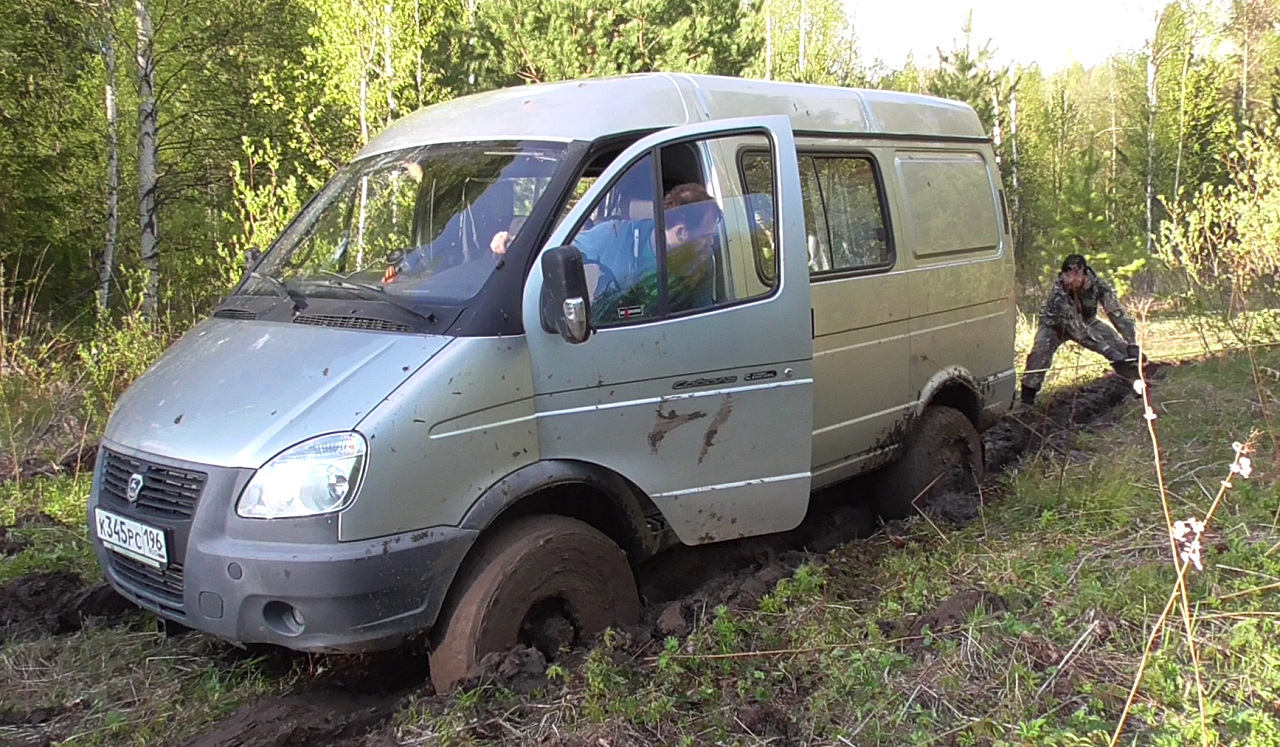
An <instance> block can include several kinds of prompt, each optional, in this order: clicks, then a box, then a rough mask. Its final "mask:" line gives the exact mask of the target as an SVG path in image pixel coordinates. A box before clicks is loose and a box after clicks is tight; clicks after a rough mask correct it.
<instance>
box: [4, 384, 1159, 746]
mask: <svg viewBox="0 0 1280 747" xmlns="http://www.w3.org/2000/svg"><path fill="white" fill-rule="evenodd" d="M1126 406H1127V407H1133V406H1136V404H1135V403H1133V392H1132V390H1131V389H1130V388H1129V386H1128V385H1127V384H1125V382H1124V381H1122V380H1120V379H1118V378H1116V377H1114V376H1107V377H1106V378H1103V379H1100V380H1098V381H1095V382H1091V383H1089V384H1086V385H1084V386H1082V387H1079V388H1077V389H1073V390H1068V391H1065V392H1061V393H1059V394H1057V395H1056V396H1054V397H1053V398H1052V399H1050V400H1048V401H1047V402H1045V403H1044V404H1043V405H1042V406H1040V407H1037V408H1035V409H1032V410H1024V409H1019V410H1015V411H1014V412H1012V413H1010V414H1009V415H1008V416H1006V417H1005V418H1003V419H1002V420H1001V421H1000V422H999V423H997V424H996V425H995V426H993V427H992V428H990V429H988V430H987V431H986V432H985V433H984V434H983V445H984V450H985V461H986V470H987V480H986V483H987V485H988V486H991V485H993V484H994V480H995V479H996V478H998V476H999V474H1000V473H1001V472H1002V471H1004V470H1006V469H1008V468H1009V467H1010V466H1012V465H1014V464H1016V463H1017V462H1018V461H1019V460H1020V459H1022V458H1024V456H1026V457H1029V456H1033V455H1036V454H1038V453H1041V452H1043V451H1045V450H1053V451H1056V452H1060V453H1069V452H1070V450H1071V448H1072V439H1073V434H1074V433H1075V432H1077V431H1078V430H1080V429H1081V428H1082V427H1092V426H1097V425H1100V424H1104V423H1107V422H1110V421H1112V420H1113V419H1115V418H1116V417H1118V415H1119V413H1120V412H1123V411H1124V409H1125V407H1126ZM871 479H874V478H859V479H854V480H851V481H848V482H845V483H842V484H840V485H838V486H835V487H834V488H831V489H828V490H826V491H823V492H822V493H820V494H815V496H814V497H813V500H812V503H811V507H810V511H809V515H808V517H807V518H806V520H805V521H804V523H802V524H801V525H800V526H799V527H797V528H796V529H794V530H792V531H790V532H786V533H782V534H778V535H772V536H768V537H759V538H750V539H745V540H738V541H732V542H723V543H717V544H713V545H707V546H703V547H679V548H676V549H673V550H671V551H668V552H666V553H663V554H662V555H660V556H658V557H656V558H654V559H652V560H650V561H647V562H646V563H645V564H643V565H642V567H641V568H640V569H639V574H638V581H639V585H640V590H641V594H642V597H643V600H644V603H645V604H644V608H643V612H642V621H641V624H640V625H639V626H637V627H635V628H632V629H629V630H626V631H623V632H622V633H621V636H622V637H623V642H622V645H621V646H620V648H622V649H625V650H629V651H630V652H632V654H633V655H634V654H635V653H637V652H642V651H652V650H654V647H656V646H659V645H661V641H662V639H664V638H665V637H666V636H677V637H681V636H685V635H688V634H689V633H690V632H691V631H692V630H693V629H694V628H695V627H696V626H697V625H699V624H700V623H701V621H702V618H703V617H704V616H707V615H710V614H712V612H713V611H714V610H715V608H716V607H718V606H720V605H724V606H727V607H729V608H730V609H740V610H748V609H754V608H756V607H757V606H758V604H759V602H760V599H761V598H762V597H763V596H764V595H765V594H767V593H769V591H771V590H772V589H773V588H774V586H775V585H776V584H777V583H778V581H780V580H782V579H784V578H787V577H788V576H790V575H791V574H792V573H793V572H794V571H795V569H796V568H797V567H798V566H799V565H800V564H802V563H805V562H812V561H815V560H821V558H822V556H823V555H824V554H825V553H826V552H828V551H830V550H832V549H834V548H835V547H837V546H840V545H842V544H845V543H848V542H850V541H853V540H857V539H859V538H865V537H868V536H870V535H872V534H873V533H875V532H877V531H881V530H883V531H886V532H887V533H890V534H892V532H893V531H894V527H895V525H894V524H893V523H890V524H889V525H888V526H886V527H882V526H881V525H880V524H879V523H878V521H877V518H876V516H875V515H874V513H873V512H872V510H871V509H870V507H869V502H868V501H866V500H865V498H866V496H867V494H868V492H869V491H870V490H871V485H872V484H871V482H870V480H871ZM988 499H989V496H988ZM980 500H981V499H980V498H979V496H978V495H969V494H964V493H944V494H942V495H940V496H937V497H935V498H934V500H933V502H932V505H930V506H929V507H927V508H926V512H927V513H928V514H929V515H930V518H931V520H933V521H935V522H940V523H941V524H946V525H949V526H957V527H958V526H964V525H966V524H968V523H970V522H973V521H975V520H977V518H978V516H979V510H980ZM8 529H9V528H0V552H3V553H10V552H11V551H13V552H20V551H21V549H17V550H12V548H14V547H15V545H14V544H12V543H14V542H15V540H14V539H13V538H11V537H9V534H10V532H8V531H7V530H8ZM113 596H114V594H110V595H108V594H106V593H105V592H104V591H101V590H100V589H99V587H97V586H86V585H85V584H84V583H83V581H81V580H80V579H79V578H78V577H75V576H74V574H69V573H66V572H54V573H47V574H35V575H32V576H27V577H23V578H21V579H16V580H14V581H11V582H9V583H8V584H5V585H3V586H0V636H6V637H7V639H10V640H11V639H13V638H16V637H21V636H27V635H38V634H50V635H61V634H65V633H69V632H73V631H75V630H78V629H79V627H80V625H81V624H82V621H83V620H84V619H86V617H87V616H89V615H99V616H105V617H111V616H112V615H119V614H127V613H126V612H117V611H116V607H115V605H116V604H117V603H118V602H123V600H121V599H120V598H119V597H114V599H113V598H112V597H113ZM51 600H52V603H51ZM947 604H951V605H952V606H953V607H955V609H950V608H947V609H943V607H945V606H946V604H944V605H940V607H939V609H938V610H934V611H926V612H923V613H921V614H920V615H919V617H918V618H916V619H913V620H911V621H903V622H902V623H901V624H900V626H899V627H900V631H901V632H903V633H908V634H909V633H910V632H912V631H913V630H916V629H918V628H919V627H921V626H923V625H929V626H930V627H931V628H937V627H945V625H946V624H947V621H949V620H952V619H957V618H959V619H962V618H963V616H964V615H965V614H966V613H967V611H969V610H971V609H972V608H974V607H977V606H981V607H985V608H988V609H999V608H1000V606H1001V605H1002V602H1001V601H1000V600H998V599H988V598H985V597H982V596H980V595H978V596H972V598H970V597H963V598H959V599H956V600H953V601H951V602H948V603H947ZM125 607H126V608H127V607H128V605H127V603H125ZM229 655H231V654H229ZM294 656H297V655H294V654H288V653H284V652H273V653H270V654H267V657H268V658H271V659H275V660H276V662H277V663H280V665H281V667H283V668H284V669H285V670H286V671H287V669H288V668H289V666H290V665H289V664H288V662H289V661H290V657H294ZM582 656H583V654H582V652H580V651H579V652H574V653H571V654H569V655H568V657H567V659H565V660H564V661H562V662H558V663H559V664H561V666H564V667H573V666H576V665H577V663H578V662H579V661H580V660H581V658H582ZM331 658H332V659H335V660H340V662H341V663H336V662H335V664H334V665H331V666H330V667H328V669H329V671H330V672H331V673H330V674H328V675H326V676H325V678H324V680H323V681H319V680H317V681H312V682H310V683H309V684H308V685H307V686H306V687H305V688H304V689H302V690H299V691H297V692H294V693H292V694H288V695H284V696H279V697H271V698H266V699H262V700H259V701H256V702H253V703H250V704H248V705H245V706H244V707H242V708H240V709H239V710H238V711H237V712H235V713H234V714H232V715H231V716H230V717H228V718H227V719H225V720H224V721H222V722H220V723H219V724H216V725H215V726H214V727H213V728H211V729H210V730H209V731H207V732H206V733H205V734H203V735H201V736H199V737H197V738H195V739H193V740H191V741H190V742H189V743H188V744H189V745H190V746H191V747H223V746H224V745H225V746H228V747H229V746H230V745H252V746H253V747H287V746H291V745H317V746H320V747H324V746H327V745H364V746H366V747H382V746H384V745H394V744H396V741H395V739H394V737H393V736H392V735H393V728H394V727H393V726H391V722H390V717H391V715H392V714H393V713H394V712H395V711H396V710H397V709H398V708H399V707H400V705H401V704H402V703H403V702H404V701H405V699H406V698H408V697H409V696H411V695H412V696H415V697H419V698H421V697H427V696H430V694H431V685H430V683H429V680H428V679H427V674H428V672H427V668H426V656H425V653H424V652H423V651H422V650H420V647H419V648H412V647H406V649H402V650H400V651H396V652H390V653H388V654H381V655H371V656H364V657H331ZM547 665H548V661H547V658H546V657H545V656H544V655H543V654H542V653H541V652H540V651H538V650H536V649H533V648H528V647H520V648H517V649H514V650H512V651H507V652H503V653H501V654H492V655H490V656H488V657H485V660H484V661H483V662H482V663H481V667H480V672H479V675H478V676H477V677H476V678H475V679H473V680H472V681H471V683H470V684H477V683H490V684H499V685H502V686H504V687H507V688H509V689H511V690H512V691H514V692H518V693H533V692H536V691H538V690H544V689H548V688H549V687H550V685H551V683H550V682H549V681H548V680H547V679H546V670H547ZM332 672H338V673H339V674H337V675H334V674H332ZM442 702H443V701H442ZM441 707H443V706H441ZM762 708H763V707H762ZM776 715H777V714H773V713H770V712H768V711H767V709H763V710H760V711H759V712H751V713H743V714H741V717H742V718H743V719H745V720H746V721H748V722H750V723H753V724H756V725H757V726H759V727H760V731H761V732H763V733H772V732H775V731H778V730H780V729H782V727H780V726H778V724H784V723H785V719H783V720H781V721H779V720H778V719H777V718H775V717H776ZM775 722H777V723H775ZM753 731H755V730H753ZM782 731H783V732H785V730H784V729H783V730H782Z"/></svg>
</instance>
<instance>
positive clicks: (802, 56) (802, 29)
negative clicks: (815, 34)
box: [799, 0, 805, 80]
mask: <svg viewBox="0 0 1280 747" xmlns="http://www.w3.org/2000/svg"><path fill="white" fill-rule="evenodd" d="M804 16H805V7H804V0H800V24H799V29H800V79H801V80H804V56H805V55H804V52H805V50H804V41H805V33H804V31H805V29H804Z"/></svg>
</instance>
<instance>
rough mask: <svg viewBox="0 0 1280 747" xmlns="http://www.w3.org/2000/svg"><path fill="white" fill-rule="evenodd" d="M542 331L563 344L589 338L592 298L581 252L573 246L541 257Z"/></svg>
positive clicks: (561, 247) (564, 247)
mask: <svg viewBox="0 0 1280 747" xmlns="http://www.w3.org/2000/svg"><path fill="white" fill-rule="evenodd" d="M539 316H540V317H541V321H542V328H543V329H544V330H546V331H547V332H554V333H557V334H559V335H560V336H561V337H563V338H564V339H565V341H566V342H569V343H573V344H575V345H576V344H578V343H582V342H586V341H587V338H588V337H590V336H591V324H590V322H589V320H590V319H591V297H590V294H589V293H587V275H586V272H585V270H584V269H583V266H582V253H581V252H579V251H578V250H577V248H575V247H572V246H559V247H556V248H555V249H549V250H547V251H546V252H545V253H544V254H543V255H542V298H541V300H540V303H539Z"/></svg>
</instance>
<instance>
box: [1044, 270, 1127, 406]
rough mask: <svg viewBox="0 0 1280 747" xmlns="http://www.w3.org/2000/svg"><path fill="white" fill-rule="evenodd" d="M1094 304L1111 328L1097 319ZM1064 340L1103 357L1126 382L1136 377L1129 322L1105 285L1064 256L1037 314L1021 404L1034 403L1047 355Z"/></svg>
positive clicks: (1049, 360)
mask: <svg viewBox="0 0 1280 747" xmlns="http://www.w3.org/2000/svg"><path fill="white" fill-rule="evenodd" d="M1099 305H1101V306H1102V308H1103V309H1104V310H1105V311H1106V312H1107V318H1108V319H1110V320H1111V324H1112V325H1115V329H1112V328H1111V327H1110V326H1108V325H1107V323H1106V322H1104V321H1102V320H1101V319H1099V318H1098V306H1099ZM1117 330H1119V334H1117ZM1067 340H1074V341H1076V342H1078V343H1080V345H1081V346H1083V347H1085V348H1087V349H1089V350H1092V351H1093V352H1095V353H1098V354H1099V355H1101V356H1103V357H1104V358H1106V359H1107V360H1108V361H1110V363H1111V367H1112V368H1114V369H1115V371H1116V373H1118V374H1120V375H1121V376H1123V377H1125V378H1126V379H1129V380H1133V379H1136V378H1138V375H1139V374H1138V361H1139V359H1141V358H1143V356H1142V355H1141V351H1140V350H1139V349H1138V344H1137V339H1136V337H1135V335H1134V328H1133V319H1132V318H1130V317H1129V315H1128V314H1126V313H1125V311H1124V307H1122V306H1121V305H1120V301H1119V300H1118V299H1117V298H1116V293H1115V291H1114V290H1112V289H1111V286H1110V285H1107V284H1106V283H1105V282H1103V281H1102V280H1101V279H1100V278H1099V277H1098V276H1097V275H1096V274H1094V272H1093V268H1091V267H1089V264H1088V262H1086V261H1085V258H1084V257H1083V256H1082V255H1079V254H1069V255H1067V258H1066V259H1065V260H1063V262H1062V272H1060V273H1058V279H1057V281H1055V282H1054V284H1053V287H1052V288H1050V289H1049V298H1048V300H1046V301H1045V302H1044V306H1043V307H1042V308H1041V309H1040V325H1039V328H1038V329H1037V330H1036V340H1035V343H1034V344H1033V345H1032V346H1031V354H1030V355H1028V356H1027V369H1026V371H1025V372H1024V373H1023V375H1022V402H1023V404H1026V405H1030V404H1032V403H1033V402H1035V399H1036V394H1037V393H1038V392H1039V391H1040V386H1041V385H1042V384H1043V383H1044V375H1045V373H1047V372H1048V370H1049V366H1050V365H1051V364H1052V363H1053V354H1054V353H1056V352H1057V350H1058V348H1059V347H1060V346H1061V345H1062V343H1064V342H1066V341H1067Z"/></svg>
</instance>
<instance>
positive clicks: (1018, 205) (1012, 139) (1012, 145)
mask: <svg viewBox="0 0 1280 747" xmlns="http://www.w3.org/2000/svg"><path fill="white" fill-rule="evenodd" d="M1009 151H1010V163H1009V175H1010V177H1011V178H1012V179H1013V188H1012V189H1010V190H1009V191H1010V197H1012V198H1013V199H1012V202H1013V227H1014V228H1015V229H1017V232H1018V233H1017V235H1016V236H1014V239H1013V246H1014V249H1015V250H1017V249H1018V248H1019V245H1020V243H1021V241H1022V237H1023V236H1025V235H1026V231H1025V230H1024V228H1025V227H1024V226H1023V225H1022V183H1021V181H1020V179H1019V177H1018V166H1019V163H1018V89H1017V87H1016V84H1015V87H1014V89H1013V90H1012V91H1010V92H1009Z"/></svg>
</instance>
